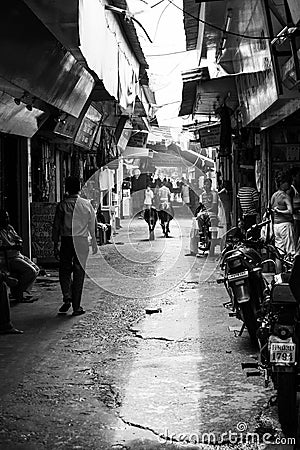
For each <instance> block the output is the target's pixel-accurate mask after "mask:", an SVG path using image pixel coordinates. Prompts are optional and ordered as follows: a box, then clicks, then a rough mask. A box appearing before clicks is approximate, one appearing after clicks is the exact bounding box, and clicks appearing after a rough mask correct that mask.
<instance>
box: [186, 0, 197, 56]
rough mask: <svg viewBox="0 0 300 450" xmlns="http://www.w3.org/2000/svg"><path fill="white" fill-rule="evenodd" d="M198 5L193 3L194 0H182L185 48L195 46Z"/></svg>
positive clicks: (192, 48) (193, 47)
mask: <svg viewBox="0 0 300 450" xmlns="http://www.w3.org/2000/svg"><path fill="white" fill-rule="evenodd" d="M200 6H201V5H200V3H198V4H197V3H195V0H183V10H184V15H183V22H184V30H185V36H186V49H187V50H195V49H196V47H197V40H198V29H199V22H198V19H197V18H198V17H199V13H200Z"/></svg>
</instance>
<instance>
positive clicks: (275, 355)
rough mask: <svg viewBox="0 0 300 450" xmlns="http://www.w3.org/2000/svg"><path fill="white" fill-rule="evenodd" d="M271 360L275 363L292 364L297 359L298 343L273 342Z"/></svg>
mask: <svg viewBox="0 0 300 450" xmlns="http://www.w3.org/2000/svg"><path fill="white" fill-rule="evenodd" d="M270 360H271V363H275V364H290V363H294V362H295V361H296V344H293V343H288V344H287V343H284V342H272V344H271V348H270Z"/></svg>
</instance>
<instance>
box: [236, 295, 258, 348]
mask: <svg viewBox="0 0 300 450" xmlns="http://www.w3.org/2000/svg"><path fill="white" fill-rule="evenodd" d="M240 308H241V313H242V318H243V322H244V324H245V325H246V327H247V330H248V333H249V336H250V340H251V342H252V344H253V345H255V346H256V347H257V346H258V340H257V329H258V324H257V319H256V311H255V307H254V305H253V304H252V302H245V303H241V304H240Z"/></svg>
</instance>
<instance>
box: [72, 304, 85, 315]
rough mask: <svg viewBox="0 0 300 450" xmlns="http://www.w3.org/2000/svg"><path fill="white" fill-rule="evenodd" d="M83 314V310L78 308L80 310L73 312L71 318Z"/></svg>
mask: <svg viewBox="0 0 300 450" xmlns="http://www.w3.org/2000/svg"><path fill="white" fill-rule="evenodd" d="M84 313H85V311H84V309H82V308H81V306H80V308H78V309H76V310H75V311H73V313H72V316H81V314H84Z"/></svg>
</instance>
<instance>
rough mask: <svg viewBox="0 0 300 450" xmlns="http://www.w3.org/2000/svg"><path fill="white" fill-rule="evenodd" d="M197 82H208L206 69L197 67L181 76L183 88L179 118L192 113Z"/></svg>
mask: <svg viewBox="0 0 300 450" xmlns="http://www.w3.org/2000/svg"><path fill="white" fill-rule="evenodd" d="M199 80H209V72H208V68H207V67H201V68H200V67H198V68H196V69H193V70H189V71H187V72H184V73H183V74H182V81H183V88H182V101H181V107H180V111H179V116H186V115H188V114H192V113H193V111H194V104H195V101H196V96H197V86H198V82H199Z"/></svg>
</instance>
